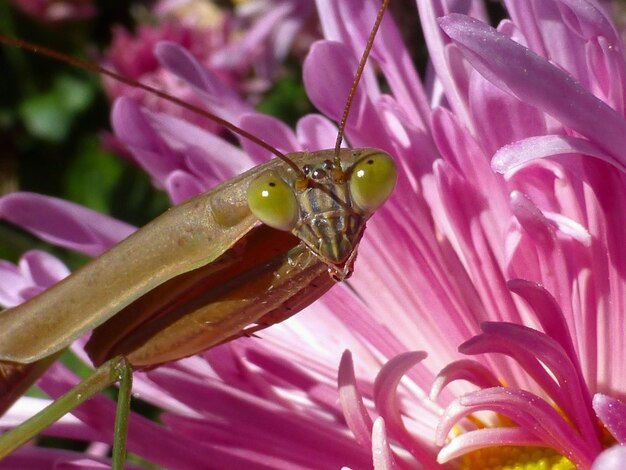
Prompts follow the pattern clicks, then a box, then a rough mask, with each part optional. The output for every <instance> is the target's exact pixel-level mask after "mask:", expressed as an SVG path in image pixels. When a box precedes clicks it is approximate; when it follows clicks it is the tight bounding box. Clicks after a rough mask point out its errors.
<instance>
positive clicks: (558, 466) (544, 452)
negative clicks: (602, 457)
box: [460, 446, 576, 470]
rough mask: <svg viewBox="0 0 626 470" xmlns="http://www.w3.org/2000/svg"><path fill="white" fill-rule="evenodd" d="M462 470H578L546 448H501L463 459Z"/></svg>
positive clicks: (491, 448)
mask: <svg viewBox="0 0 626 470" xmlns="http://www.w3.org/2000/svg"><path fill="white" fill-rule="evenodd" d="M460 469H461V470H476V469H481V470H576V467H575V466H574V464H573V463H572V462H570V461H569V460H568V459H567V458H566V457H563V456H562V455H561V454H559V453H557V452H556V451H555V450H553V449H549V448H546V447H518V446H499V447H488V448H485V449H480V450H475V451H474V452H470V453H468V454H465V455H464V456H463V457H462V458H461V466H460Z"/></svg>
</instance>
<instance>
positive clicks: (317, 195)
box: [0, 0, 396, 468]
mask: <svg viewBox="0 0 626 470" xmlns="http://www.w3.org/2000/svg"><path fill="white" fill-rule="evenodd" d="M388 2H389V0H384V1H383V4H382V6H381V9H380V11H379V14H378V17H377V19H376V23H375V25H374V28H373V29H372V32H371V34H370V37H369V39H368V43H367V47H366V50H365V52H364V54H363V57H362V59H361V63H360V64H359V69H358V72H357V74H356V77H355V80H354V83H353V86H352V89H351V92H350V95H349V97H348V98H347V102H346V107H345V111H344V116H343V118H342V120H341V122H340V125H339V132H338V136H337V142H336V146H335V148H334V149H330V150H322V151H318V152H303V153H295V154H288V155H283V154H281V153H280V152H278V151H277V150H275V149H273V148H271V147H269V146H268V145H267V144H266V143H265V142H263V141H261V140H259V139H258V138H256V137H254V136H251V135H250V134H248V133H246V132H244V131H242V130H241V129H238V128H237V127H235V126H233V125H232V124H230V123H228V122H226V121H224V120H222V119H221V118H219V117H217V116H215V115H212V114H211V113H208V112H206V111H203V110H199V109H197V108H195V107H193V106H191V105H188V104H186V103H183V102H180V100H177V99H176V98H172V97H169V96H167V95H165V94H163V93H162V92H159V91H158V90H154V89H152V88H151V87H148V86H146V85H143V84H141V83H137V82H134V81H132V80H128V79H126V78H124V77H121V76H119V75H117V74H116V73H115V72H112V71H109V70H106V69H103V68H101V67H99V66H95V65H93V64H87V63H84V62H82V61H79V60H75V59H69V60H68V58H66V57H64V56H62V55H60V54H57V53H55V52H54V51H49V50H47V49H45V48H41V47H38V46H33V45H30V44H28V43H25V42H23V41H19V40H15V39H11V38H6V37H2V38H0V39H1V40H2V42H5V43H9V44H12V45H15V46H18V47H22V48H25V49H31V50H37V51H39V52H41V53H43V54H44V55H49V56H52V57H54V58H57V59H61V60H64V61H69V62H71V63H73V64H75V65H80V66H83V67H85V68H87V69H90V70H92V71H96V72H100V73H104V74H106V75H109V76H112V77H114V78H116V79H119V80H122V81H125V82H126V83H130V84H132V85H133V86H137V87H140V88H144V89H147V90H149V91H151V92H153V93H155V94H157V95H158V96H161V97H163V98H164V99H168V100H170V101H173V102H177V103H179V104H181V105H182V106H185V107H186V108H188V109H191V110H193V111H194V112H198V113H199V114H202V115H204V116H207V117H208V118H210V119H213V120H214V121H217V122H218V123H220V124H222V125H224V126H225V127H227V128H228V129H230V130H231V131H233V132H235V133H237V134H239V135H240V136H243V137H244V138H247V139H251V140H252V141H253V142H255V143H257V144H259V145H262V146H264V147H265V148H268V149H270V150H271V151H272V152H273V153H274V154H275V155H276V156H277V157H278V158H276V159H274V160H272V161H270V162H268V163H265V164H262V165H259V166H257V167H255V168H253V169H251V170H249V171H247V172H246V173H243V174H242V175H240V176H238V177H236V178H233V179H231V180H229V181H226V182H225V183H223V184H221V185H219V186H217V187H216V188H214V189H212V190H210V191H208V192H206V193H204V194H201V195H199V196H196V197H194V198H192V199H190V200H188V201H186V202H184V203H183V204H181V205H179V206H176V207H174V208H172V209H170V210H169V211H167V212H166V213H165V214H163V215H162V216H160V217H158V218H156V219H155V220H154V221H152V222H151V223H149V224H148V225H146V226H145V227H143V228H142V229H140V230H138V231H137V232H135V233H134V234H132V235H131V236H130V237H128V238H127V239H125V240H123V241H122V242H120V243H119V244H118V245H116V246H115V247H113V248H112V249H111V250H109V251H108V252H106V253H105V254H103V255H102V256H100V257H98V258H96V259H94V260H93V261H91V262H90V263H88V264H87V265H85V266H83V267H82V268H80V269H79V270H77V271H76V272H75V273H73V274H72V275H70V276H69V277H67V278H66V279H64V280H63V281H61V282H60V283H58V284H57V285H55V286H53V287H52V288H51V289H49V290H47V291H45V292H44V293H42V294H40V295H39V296H36V297H34V298H33V299H31V300H29V301H27V302H25V303H23V304H22V305H19V306H17V307H14V308H12V309H8V310H5V311H3V312H1V313H0V372H1V374H0V411H4V410H6V408H8V406H10V405H11V404H12V403H13V402H14V401H15V400H16V399H17V398H18V397H19V396H20V395H21V394H22V393H23V392H24V391H25V390H26V389H27V388H28V387H29V386H30V385H31V384H32V383H33V382H34V381H35V380H36V379H37V378H38V377H39V376H40V375H41V374H42V373H43V372H44V371H45V370H46V368H47V367H48V365H49V364H50V363H51V362H52V361H54V360H55V359H56V358H57V357H58V355H59V354H60V352H62V351H63V350H64V349H65V348H66V347H67V346H68V345H69V344H71V343H72V342H73V341H74V340H75V339H77V338H79V337H80V336H82V335H83V334H84V333H85V332H87V331H89V330H93V334H92V337H91V339H90V340H89V342H88V344H87V347H86V350H87V352H88V354H89V356H90V358H91V359H92V361H93V363H94V365H95V366H97V367H98V368H97V369H96V371H95V372H94V374H93V375H92V376H91V377H90V378H88V379H86V381H85V382H83V383H82V384H80V385H79V386H78V387H77V388H76V389H75V390H73V391H70V392H68V394H66V395H65V396H63V397H61V398H60V399H59V400H57V402H54V403H52V404H51V405H50V406H49V407H48V408H46V409H45V410H43V411H42V412H41V413H40V414H38V415H36V416H34V417H33V418H31V419H30V420H28V421H27V422H26V423H24V424H23V425H22V426H20V427H18V428H15V429H13V430H11V431H9V432H8V433H6V434H4V435H3V436H2V437H1V438H0V458H2V457H4V456H6V455H8V454H9V453H10V452H12V451H13V450H15V449H16V448H17V447H19V446H20V445H22V444H23V443H24V442H26V441H27V440H29V439H30V438H32V437H33V436H34V435H36V434H37V433H38V432H40V431H41V430H42V429H43V428H45V427H46V426H48V425H49V424H51V423H52V422H54V420H56V419H58V418H59V417H60V416H62V415H63V414H65V413H67V412H68V411H70V410H71V409H73V408H74V407H75V406H77V405H78V404H80V403H82V401H84V400H86V399H87V398H88V397H89V396H92V395H93V394H95V393H97V392H99V391H100V390H102V389H103V388H104V387H106V386H108V385H110V384H112V383H115V382H117V381H119V382H120V397H119V398H118V413H117V417H116V430H115V436H116V437H115V445H114V452H113V466H114V468H121V466H122V465H123V462H124V459H125V436H126V428H127V415H128V402H129V398H130V395H129V394H130V388H131V380H132V374H131V371H132V370H136V369H145V368H152V367H155V366H158V365H160V364H163V363H167V362H170V361H175V360H178V359H181V358H184V357H188V356H190V355H193V354H196V353H198V352H201V351H204V350H206V349H208V348H210V347H213V346H216V345H219V344H222V343H224V342H227V341H231V340H233V339H236V338H239V337H241V336H249V335H251V334H253V333H254V332H256V331H258V330H261V329H263V328H266V327H268V326H270V325H272V324H274V323H277V322H280V321H283V320H284V319H286V318H288V317H290V316H291V315H293V314H295V313H297V312H298V311H300V310H301V309H303V308H304V307H306V306H307V305H309V304H310V303H311V302H313V301H314V300H316V299H317V298H319V297H320V296H322V295H323V294H324V293H325V292H327V291H328V289H330V288H331V287H332V286H333V285H334V283H335V282H336V281H342V280H344V279H345V278H347V277H348V276H349V275H350V274H351V273H352V270H353V264H354V261H355V258H356V253H357V247H358V244H359V241H360V239H361V237H362V235H363V231H364V229H365V224H366V221H367V220H368V219H369V217H371V215H372V214H373V213H374V212H375V210H376V209H377V208H378V207H380V205H381V204H383V203H384V201H385V200H386V199H387V198H388V197H389V195H390V194H391V192H392V190H393V187H394V185H395V180H396V170H395V165H394V163H393V160H392V159H391V157H390V156H389V155H387V154H386V153H385V152H383V151H381V150H377V149H370V148H364V149H353V150H349V149H340V147H341V143H342V138H343V129H344V127H345V123H346V120H347V117H348V111H349V108H350V104H351V101H352V97H353V95H354V92H355V90H356V87H357V86H358V82H359V78H360V75H361V73H362V71H363V68H364V66H365V63H366V61H367V57H368V54H369V51H370V49H371V47H372V43H373V40H374V37H375V34H376V31H377V29H378V26H379V25H380V22H381V21H382V17H383V14H384V11H385V9H386V7H387V4H388ZM85 289H88V290H89V292H90V295H89V296H85V295H84V291H85ZM111 292H115V295H113V296H111V295H110V293H111Z"/></svg>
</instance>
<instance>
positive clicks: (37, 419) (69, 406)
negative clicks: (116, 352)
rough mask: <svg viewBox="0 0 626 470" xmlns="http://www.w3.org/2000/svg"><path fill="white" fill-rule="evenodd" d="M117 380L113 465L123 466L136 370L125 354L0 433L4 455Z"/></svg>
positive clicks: (0, 444)
mask: <svg viewBox="0 0 626 470" xmlns="http://www.w3.org/2000/svg"><path fill="white" fill-rule="evenodd" d="M115 382H120V388H119V394H118V402H117V412H116V416H115V437H114V442H113V469H122V468H123V466H124V461H125V459H126V435H127V431H128V414H129V410H130V393H131V389H132V370H131V368H130V366H129V364H128V362H127V361H126V359H125V358H123V357H115V358H113V359H110V360H108V361H107V362H105V363H104V364H102V365H101V366H100V367H98V368H97V369H96V370H95V371H94V373H93V374H91V376H89V377H88V378H87V379H85V380H84V381H83V382H81V383H79V384H78V385H77V386H76V387H74V388H73V389H72V390H70V391H69V392H67V393H66V394H65V395H63V396H62V397H60V398H59V399H58V400H55V401H54V402H52V403H51V404H50V405H48V406H47V407H46V408H44V409H43V410H41V411H40V412H39V413H37V414H36V415H35V416H33V417H32V418H30V419H28V420H27V421H25V422H24V423H23V424H21V425H20V426H17V427H16V428H13V429H11V430H10V431H8V432H6V433H5V434H3V435H2V436H0V459H3V458H4V457H6V456H7V455H9V454H10V453H11V452H13V451H14V450H16V449H17V448H19V447H20V446H21V445H23V444H24V443H26V442H28V441H29V440H30V439H32V438H33V437H35V436H36V435H37V434H39V433H40V432H41V431H43V430H44V429H45V428H47V427H48V426H50V425H51V424H52V423H54V422H55V421H57V420H58V419H60V418H61V417H62V416H63V415H65V414H67V413H69V412H70V411H71V410H73V409H74V408H76V407H77V406H78V405H80V404H81V403H83V402H84V401H86V400H87V399H89V398H90V397H92V396H93V395H95V394H96V393H98V392H100V391H102V390H103V389H105V388H106V387H108V386H110V385H113V384H114V383H115Z"/></svg>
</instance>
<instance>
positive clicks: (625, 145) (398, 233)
mask: <svg viewBox="0 0 626 470" xmlns="http://www.w3.org/2000/svg"><path fill="white" fill-rule="evenodd" d="M504 3H505V6H506V7H507V10H508V12H509V15H510V19H506V20H504V21H502V22H501V23H500V24H499V25H498V27H497V29H494V28H492V27H491V26H488V20H487V18H486V14H485V10H484V5H483V2H480V1H471V2H445V1H443V0H440V1H438V0H434V1H422V0H419V1H418V2H417V5H418V10H419V14H420V20H421V23H422V29H423V31H424V35H425V39H426V43H427V45H428V50H429V54H430V64H429V67H428V73H427V75H426V79H425V80H424V81H421V80H420V79H419V77H418V75H417V73H416V71H415V70H414V68H413V66H412V65H411V62H410V60H409V58H408V53H407V51H406V48H405V46H404V44H403V43H402V41H401V37H400V35H399V33H398V31H397V29H396V28H395V26H394V24H393V21H392V19H391V18H390V17H387V18H386V19H385V21H384V22H383V25H382V28H381V31H380V33H379V36H378V38H377V41H376V43H375V46H374V50H373V58H374V60H375V62H376V64H377V65H378V67H379V68H380V71H381V73H382V74H383V75H384V78H385V81H386V84H387V85H388V89H389V92H388V93H383V92H382V91H381V89H380V88H379V86H378V83H377V81H376V79H375V76H374V73H372V71H371V70H370V71H369V72H368V73H367V74H366V75H365V76H364V83H363V85H362V88H361V89H360V90H359V91H358V93H357V95H356V102H355V105H354V106H353V110H352V115H351V117H350V121H349V123H348V126H347V137H348V140H349V142H350V144H351V145H352V146H376V147H380V148H383V149H385V150H387V151H389V152H390V153H391V154H393V155H394V156H395V157H396V159H397V162H398V166H399V167H400V169H401V172H400V177H399V181H398V187H397V190H396V192H395V195H394V196H393V197H392V198H391V200H390V201H389V202H388V203H387V204H386V205H385V206H384V207H383V208H382V209H381V210H380V212H379V213H378V214H377V215H376V217H374V219H373V220H372V222H371V223H370V224H369V225H368V228H367V231H366V234H365V236H364V239H363V242H362V244H361V248H360V255H359V260H358V262H357V264H356V272H355V275H354V276H353V277H352V278H351V279H350V281H349V288H348V286H346V285H345V284H344V285H340V286H337V287H336V288H334V289H333V290H332V291H331V292H330V293H329V294H328V295H326V296H325V297H324V298H323V299H322V300H321V301H320V302H318V303H317V304H315V305H314V306H312V307H310V308H309V309H307V310H306V311H305V312H302V313H300V314H299V315H298V316H296V317H294V318H293V319H292V320H289V321H288V322H286V323H284V324H281V325H278V326H275V327H272V328H271V329H269V330H267V331H264V332H263V333H262V337H263V340H262V341H260V340H258V339H254V338H251V339H243V340H238V341H236V342H233V343H231V344H228V345H225V346H222V347H219V348H215V349H213V350H210V351H208V352H206V353H205V354H203V355H202V356H198V357H193V358H189V359H186V360H183V361H179V362H177V363H174V364H169V365H167V366H163V367H161V368H159V369H156V370H153V371H150V372H145V373H143V372H142V373H137V374H136V382H135V386H136V391H137V393H139V394H140V395H141V397H142V398H143V399H144V400H146V401H149V402H151V403H154V404H156V405H158V406H160V407H162V408H163V409H164V410H165V412H164V414H163V415H162V422H163V423H164V425H163V426H161V425H157V424H155V423H152V422H149V421H147V420H145V419H144V418H141V417H138V416H133V424H131V430H130V436H129V448H130V450H131V452H134V453H137V454H139V455H141V456H143V457H144V458H147V459H149V460H151V461H154V462H156V463H158V464H159V465H162V466H165V467H167V468H198V467H203V466H206V465H207V457H206V456H210V457H208V459H210V463H209V465H210V466H212V467H218V468H222V467H223V468H236V466H239V467H243V466H246V467H251V468H290V469H291V468H311V467H314V468H337V467H340V466H348V467H350V468H368V467H371V466H372V464H373V465H374V467H375V468H380V469H383V468H394V467H400V468H415V467H421V468H428V469H436V468H449V469H453V468H488V465H492V466H494V468H495V466H496V465H503V466H504V465H511V466H512V467H513V466H515V465H518V466H519V467H520V468H524V466H528V468H531V467H530V465H536V468H550V466H554V468H580V469H588V468H594V469H595V470H597V469H600V468H602V469H612V468H619V466H620V465H621V462H622V461H623V454H624V452H623V447H619V446H618V447H612V446H613V445H615V444H620V445H623V444H625V443H626V424H625V423H626V404H624V402H623V399H624V396H625V395H626V374H625V373H624V370H623V368H624V367H625V366H624V364H625V363H626V361H624V359H625V357H626V339H625V336H624V335H623V326H622V325H623V324H624V313H623V312H624V311H625V309H624V302H625V297H624V292H625V289H624V286H625V284H624V279H623V277H624V269H625V268H626V265H625V264H624V260H625V259H626V258H625V256H624V255H625V253H624V248H623V243H622V241H623V239H624V235H625V234H624V233H623V232H624V231H625V230H626V225H624V224H623V223H621V222H620V221H621V220H623V219H624V215H625V214H626V198H625V192H626V191H625V190H626V186H625V184H624V182H625V179H624V178H625V177H624V173H623V170H624V168H625V167H626V154H625V153H624V152H625V151H624V149H626V120H625V119H624V113H625V109H626V106H625V104H626V103H625V99H626V98H625V97H626V93H625V90H626V88H625V86H624V80H625V78H626V75H625V74H626V63H625V54H624V45H623V42H622V40H621V38H620V35H619V33H618V32H617V31H616V29H615V27H614V26H613V24H612V23H611V20H610V18H609V16H608V14H607V13H606V12H605V11H604V10H602V7H601V6H599V4H598V3H597V2H595V1H593V0H542V1H539V0H528V1H526V2H519V1H513V0H510V1H506V0H505V2H504ZM316 4H317V7H318V14H319V17H320V20H321V23H322V30H323V31H324V35H325V37H326V40H325V41H320V42H317V43H315V44H314V46H313V47H312V48H311V51H310V53H309V55H308V57H307V59H306V61H305V64H304V71H303V73H304V81H305V84H306V87H307V91H308V94H309V96H310V98H311V100H312V101H313V102H314V104H315V105H316V106H317V108H318V109H319V110H320V111H321V112H323V113H324V114H325V115H326V116H328V117H329V118H331V119H333V120H336V119H338V117H339V115H340V113H341V108H342V106H343V102H344V101H345V96H346V94H347V89H348V88H349V86H350V83H351V80H352V76H353V74H354V70H355V68H356V61H357V57H358V56H359V55H360V53H361V51H362V49H363V47H364V43H365V39H366V32H367V31H369V28H370V27H371V24H372V22H373V16H374V14H375V10H376V8H377V6H378V2H377V1H373V0H372V1H363V0H342V1H341V2H335V1H331V0H318V1H317V2H316ZM452 4H454V5H456V8H462V10H455V11H453V10H452V7H451V6H450V5H452ZM459 5H461V6H459ZM156 54H157V57H158V59H159V63H160V64H161V66H162V67H164V68H166V69H168V70H169V71H170V72H171V73H172V74H174V75H175V76H177V77H179V78H180V79H181V80H183V81H185V82H186V83H187V84H188V85H189V86H190V87H191V88H193V89H194V91H195V93H197V97H198V98H197V99H198V100H199V101H200V102H201V103H202V104H203V105H205V106H207V107H209V108H210V109H211V110H212V111H213V112H215V113H217V114H219V115H221V116H224V117H225V118H227V119H229V120H231V121H233V122H235V123H237V124H238V125H240V126H241V127H243V128H244V129H246V130H248V131H250V132H253V133H255V134H256V135H259V136H261V137H262V138H264V139H265V140H266V141H268V142H269V143H271V144H272V145H275V146H276V147H277V148H278V149H279V150H282V151H295V150H303V149H304V150H310V149H318V148H329V147H332V145H333V143H334V139H335V136H336V128H335V126H334V125H333V124H332V122H331V121H329V120H328V119H327V118H325V117H323V116H321V115H309V116H305V117H303V118H302V119H301V120H300V121H299V122H298V124H297V125H296V130H295V131H292V130H291V129H290V128H288V127H287V126H286V125H285V124H283V123H282V122H280V121H278V120H276V119H273V118H270V117H268V116H263V115H260V114H258V113H256V112H254V111H253V110H252V109H251V108H250V107H249V105H248V104H247V103H245V102H243V101H242V100H241V99H240V98H238V96H237V94H236V93H234V92H233V91H232V90H231V89H230V88H229V87H228V85H226V84H224V82H223V81H221V80H220V79H219V78H218V77H216V76H215V74H213V73H211V72H210V71H208V70H206V69H205V68H204V67H202V65H201V64H199V63H198V62H197V61H196V60H195V59H194V58H193V56H192V55H190V54H189V53H187V52H186V51H184V50H183V49H182V48H181V47H180V46H179V45H176V44H173V43H162V44H159V45H158V46H157V47H156ZM112 122H113V128H114V130H115V133H116V136H117V138H118V139H119V140H120V141H121V142H123V143H124V144H125V145H126V147H127V148H128V150H129V151H130V152H131V153H132V154H133V156H134V158H135V160H136V161H137V162H138V163H139V164H140V165H141V166H142V167H143V168H144V169H145V170H146V171H147V172H148V173H149V174H150V176H151V178H152V180H153V181H154V183H155V185H156V186H157V187H160V188H163V189H165V190H166V191H167V193H168V194H169V196H170V198H171V199H172V201H173V202H174V203H176V202H179V201H182V200H184V199H187V198H188V197H190V196H192V195H194V194H197V193H198V192H200V191H203V190H205V189H206V188H207V187H210V186H212V185H214V184H215V183H217V182H218V181H221V180H223V179H224V178H228V177H230V176H232V175H234V174H237V173H239V172H240V171H242V170H243V169H245V168H247V167H249V166H252V165H254V164H255V163H257V162H260V161H263V160H265V159H267V158H268V155H266V154H265V152H262V151H260V150H259V149H258V148H257V147H256V146H255V145H253V144H251V143H249V142H245V141H242V142H241V145H242V147H243V149H244V150H242V149H240V148H239V147H236V146H234V145H233V144H232V143H231V142H230V141H227V140H224V139H222V138H221V137H217V136H215V135H213V134H210V133H207V132H206V131H204V130H202V129H200V128H199V127H196V126H195V125H194V124H192V123H189V122H185V121H183V120H180V119H178V118H176V117H172V116H170V115H167V114H165V113H159V112H153V111H149V110H146V109H142V108H141V107H139V106H138V105H137V104H136V103H135V102H133V101H132V100H130V99H128V98H120V99H119V100H118V101H117V102H116V104H115V106H114V108H113V113H112ZM494 170H495V171H494ZM0 217H2V218H4V219H7V220H10V221H12V222H13V223H15V224H18V225H20V226H23V227H25V228H26V229H28V230H30V231H32V232H33V233H35V234H37V235H38V236H40V237H41V238H43V239H44V240H47V241H50V242H52V243H55V244H58V245H61V246H65V247H68V248H71V249H74V250H77V251H80V252H82V253H87V254H89V255H92V256H95V255H98V254H99V253H101V252H102V251H104V250H105V249H106V248H108V247H109V246H111V245H112V244H114V243H115V242H116V241H117V240H120V239H122V238H124V237H125V236H126V235H127V234H128V233H129V232H130V231H131V230H132V228H130V227H128V226H126V225H124V224H121V223H120V222H117V221H114V220H111V219H108V218H105V217H104V216H101V215H98V214H95V213H92V212H88V211H87V210H86V209H84V208H79V207H76V206H74V205H71V204H70V203H68V202H64V201H58V200H54V199H50V198H47V197H44V196H36V195H32V194H14V195H9V196H5V197H4V198H2V199H0ZM65 274H66V271H65V270H64V268H63V267H62V266H59V265H58V264H57V263H56V262H54V261H53V260H51V259H50V258H48V257H46V256H44V255H42V254H40V253H30V254H27V255H25V258H24V260H23V262H22V263H21V265H20V266H18V267H16V266H13V265H8V264H5V265H0V281H3V282H0V284H2V285H8V286H15V287H14V288H13V287H11V288H5V289H4V290H3V291H1V292H0V295H1V296H2V297H0V301H1V302H3V303H5V304H6V305H14V304H15V303H17V302H19V301H21V300H23V299H25V298H27V297H28V296H30V295H34V294H35V293H37V292H39V290H40V289H41V288H45V287H47V286H49V285H50V284H52V283H53V282H54V280H56V279H59V278H61V277H62V276H63V275H65ZM73 349H74V351H75V352H76V353H77V354H79V355H83V353H82V350H81V348H80V344H77V345H75V346H74V348H73ZM346 349H347V350H349V351H350V352H344V350H346ZM468 356H479V357H477V358H471V357H468ZM340 357H341V360H340V359H339V358H340ZM338 364H339V372H338V374H337V365H338ZM337 376H338V377H337ZM337 379H338V380H337ZM337 381H338V386H339V392H338V393H337V383H336V382H337ZM73 382H75V379H74V378H73V377H72V375H71V374H70V373H69V372H67V371H66V370H65V369H64V368H63V367H62V366H58V365H57V366H55V367H54V370H53V371H51V373H49V374H46V375H45V376H44V377H43V378H42V380H41V381H40V385H41V387H42V388H43V389H44V390H46V391H48V393H50V394H51V395H52V396H57V395H58V394H60V393H61V392H62V391H64V390H66V389H67V388H68V387H69V386H70V385H71V383H73ZM20 404H21V401H20V402H18V404H17V405H20ZM112 409H113V404H112V403H110V402H109V401H108V400H106V399H104V398H102V397H98V399H97V400H94V401H92V402H89V403H88V404H87V405H85V406H84V407H81V409H80V411H79V412H78V413H77V417H78V418H79V419H80V420H81V421H82V422H84V424H82V422H77V421H74V420H71V419H69V418H68V419H67V420H65V421H63V422H60V423H58V424H56V425H54V426H52V427H51V428H50V430H49V431H48V432H50V433H52V434H56V435H66V436H76V435H82V436H83V437H84V438H87V439H88V440H90V441H98V442H106V443H110V442H111V432H110V430H111V425H110V421H111V419H110V414H112V411H111V410H112ZM20 410H21V408H17V407H16V409H15V410H14V411H12V412H10V413H9V414H8V415H7V417H5V418H3V420H2V421H0V424H3V425H5V426H10V425H13V424H14V421H11V420H12V419H13V420H15V419H16V416H21V415H20V412H21V411H20ZM104 417H106V418H104ZM190 440H192V441H193V443H194V445H193V446H191V445H189V444H186V442H188V441H190ZM181 446H184V448H183V447H181ZM607 448H608V450H605V451H604V449H607ZM603 451H604V452H603ZM48 452H50V451H44V450H39V449H36V448H31V449H27V450H22V451H20V452H18V453H16V456H15V459H36V458H40V459H49V460H48V461H50V460H53V459H56V458H57V457H58V458H59V459H71V458H72V457H70V456H67V454H64V455H62V456H57V455H53V454H52V453H50V454H48ZM89 455H91V456H93V457H94V460H97V458H101V457H102V448H101V447H99V446H96V445H94V447H93V448H92V449H90V453H89ZM94 465H95V464H94ZM541 466H543V467H541ZM533 468H535V467H533Z"/></svg>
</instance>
